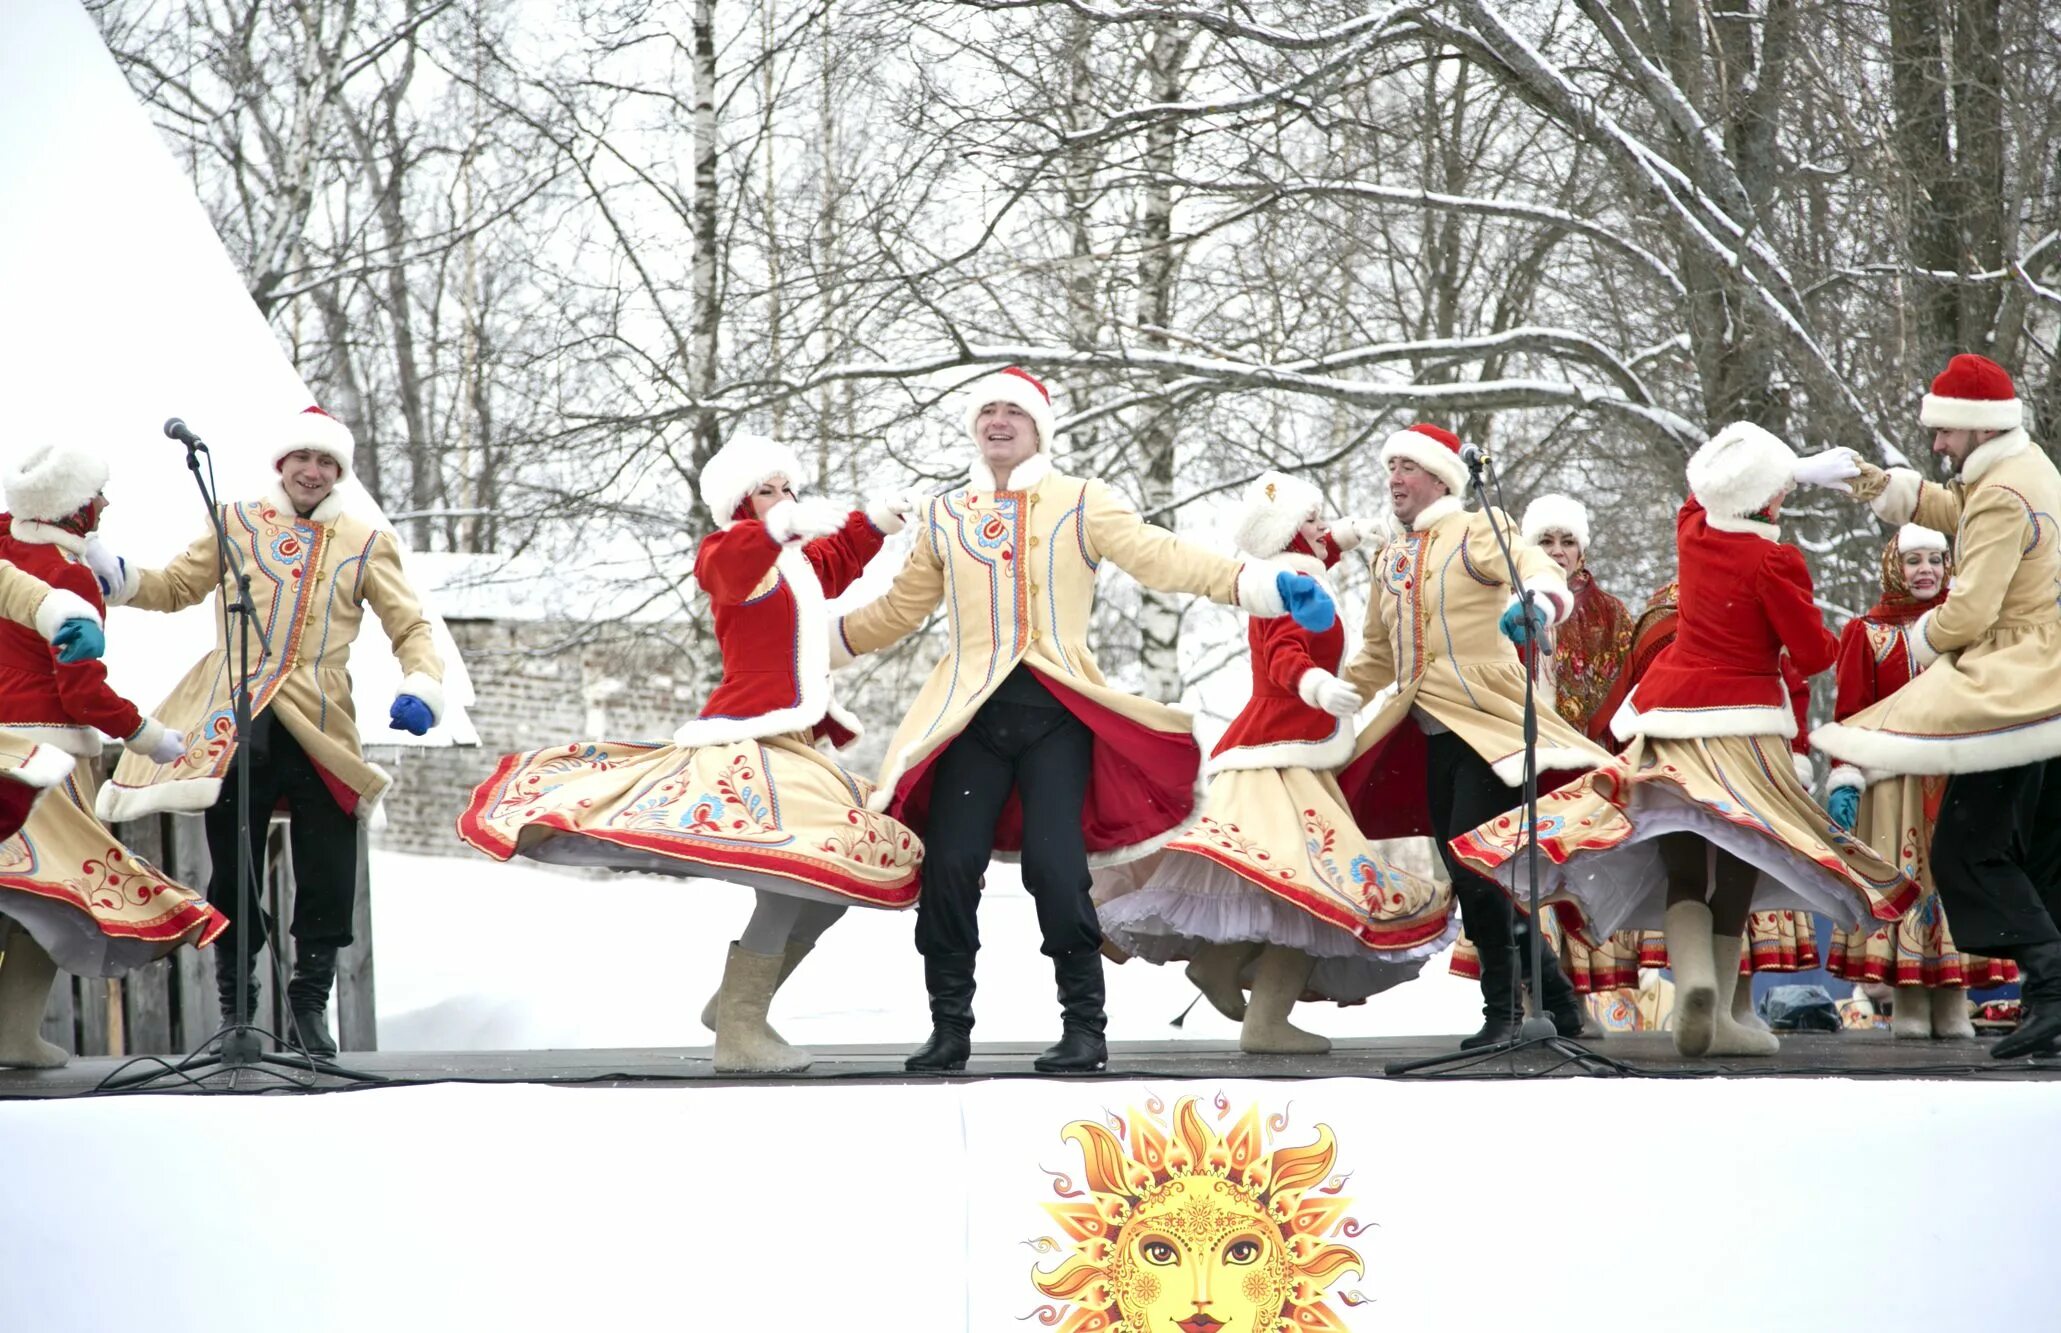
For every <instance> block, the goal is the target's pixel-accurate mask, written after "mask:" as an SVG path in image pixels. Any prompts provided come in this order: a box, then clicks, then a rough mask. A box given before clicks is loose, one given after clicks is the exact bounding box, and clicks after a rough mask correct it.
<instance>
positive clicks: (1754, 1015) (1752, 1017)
mask: <svg viewBox="0 0 2061 1333" xmlns="http://www.w3.org/2000/svg"><path fill="white" fill-rule="evenodd" d="M1746 949H1747V945H1746V944H1745V942H1744V941H1741V943H1740V945H1739V956H1740V957H1742V958H1744V957H1745V956H1746ZM1732 1022H1733V1023H1735V1024H1737V1025H1738V1026H1740V1027H1742V1028H1745V1029H1746V1030H1747V1031H1748V1032H1772V1031H1773V1030H1774V1029H1772V1028H1770V1027H1769V1026H1768V1020H1766V1019H1765V1018H1762V1017H1761V1016H1760V1011H1759V1010H1757V1009H1755V1008H1754V1007H1753V974H1752V973H1751V972H1744V973H1741V974H1740V976H1739V985H1738V986H1737V987H1736V988H1735V989H1734V990H1733V991H1732Z"/></svg>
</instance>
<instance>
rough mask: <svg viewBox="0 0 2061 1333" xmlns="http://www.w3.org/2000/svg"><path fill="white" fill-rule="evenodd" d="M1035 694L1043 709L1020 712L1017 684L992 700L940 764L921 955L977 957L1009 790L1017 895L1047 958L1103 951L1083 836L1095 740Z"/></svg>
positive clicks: (1035, 706) (1029, 705)
mask: <svg viewBox="0 0 2061 1333" xmlns="http://www.w3.org/2000/svg"><path fill="white" fill-rule="evenodd" d="M1019 673H1021V669H1020V668H1019ZM1031 683H1032V684H1035V681H1034V680H1033V681H1032V682H1031ZM1036 694H1037V695H1042V696H1043V698H1044V699H1045V700H1049V701H1050V702H1049V703H1036V702H1024V701H1023V700H1024V699H1025V698H1026V697H1032V698H1035V697H1036V696H1035V695H1031V696H1027V694H1026V691H1025V690H1024V689H1023V687H1022V683H1020V682H1018V683H1015V687H1014V688H1012V689H1010V690H1009V691H1008V692H1007V697H1003V696H1001V695H998V696H997V697H994V698H991V699H989V700H988V701H987V702H986V703H984V704H982V705H981V707H980V711H979V712H977V713H975V714H974V715H973V720H972V721H971V722H969V723H968V724H967V726H966V730H965V731H963V732H961V733H960V734H959V735H958V736H957V737H956V738H955V739H954V740H953V741H952V743H951V744H950V745H948V746H946V747H945V752H944V753H943V754H942V755H940V756H939V757H938V761H937V768H936V770H935V775H934V777H933V780H932V783H931V788H930V791H931V796H930V816H929V819H928V822H927V823H926V824H925V826H924V831H923V896H922V897H921V898H920V899H919V900H918V901H917V904H916V949H917V952H919V953H922V954H926V955H931V954H971V953H973V952H975V951H976V950H978V949H979V948H980V924H979V922H978V920H977V919H976V916H977V912H978V909H979V907H980V887H981V879H982V876H983V875H985V874H986V873H987V868H988V859H989V858H990V857H991V856H992V855H993V854H994V847H995V824H996V822H997V821H998V820H1000V819H1001V817H1002V809H1003V807H1004V806H1005V805H1006V804H1007V803H1008V800H1009V793H1010V792H1011V791H1012V790H1014V791H1015V792H1016V795H1017V799H1018V801H1019V802H1021V804H1022V807H1023V885H1024V887H1025V888H1026V889H1028V890H1030V895H1031V898H1032V899H1033V900H1034V901H1035V902H1036V903H1037V908H1038V929H1039V930H1040V931H1041V932H1042V933H1043V934H1044V937H1045V941H1044V944H1043V946H1042V947H1043V951H1044V953H1045V954H1047V955H1048V956H1050V957H1053V958H1060V957H1064V956H1065V955H1067V954H1072V953H1078V952H1080V951H1081V950H1083V949H1097V948H1100V947H1101V945H1102V926H1101V924H1100V923H1099V922H1098V921H1097V920H1096V918H1095V904H1094V901H1093V900H1092V899H1091V898H1090V897H1089V895H1088V887H1089V882H1088V847H1087V842H1086V841H1085V839H1084V838H1083V837H1082V834H1081V808H1082V806H1083V804H1084V803H1085V802H1086V800H1087V795H1088V769H1089V764H1090V760H1091V752H1092V750H1093V745H1094V734H1093V733H1092V732H1090V731H1089V730H1088V728H1087V726H1086V725H1085V724H1084V723H1082V722H1081V721H1080V720H1079V719H1078V718H1076V717H1075V716H1074V715H1073V714H1071V713H1069V712H1067V711H1066V709H1065V708H1063V707H1061V706H1060V705H1059V701H1058V700H1056V699H1053V698H1052V696H1051V695H1050V693H1049V692H1047V691H1046V690H1045V689H1044V687H1043V686H1041V685H1040V686H1036Z"/></svg>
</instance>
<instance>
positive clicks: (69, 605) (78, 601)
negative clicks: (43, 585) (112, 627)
mask: <svg viewBox="0 0 2061 1333" xmlns="http://www.w3.org/2000/svg"><path fill="white" fill-rule="evenodd" d="M67 620H90V621H92V622H93V623H94V624H96V625H98V624H100V623H101V621H100V613H99V612H98V611H95V610H94V609H93V603H91V602H89V601H87V600H86V599H85V598H83V597H81V596H79V595H78V594H77V593H75V592H66V591H65V590H64V589H63V588H52V589H51V590H50V595H49V596H47V597H45V598H44V599H43V600H42V601H41V602H40V603H38V604H37V606H36V633H38V634H40V635H42V636H43V642H45V643H49V642H50V641H51V640H52V639H55V638H56V637H57V631H58V630H59V629H60V628H62V627H63V625H64V622H65V621H67Z"/></svg>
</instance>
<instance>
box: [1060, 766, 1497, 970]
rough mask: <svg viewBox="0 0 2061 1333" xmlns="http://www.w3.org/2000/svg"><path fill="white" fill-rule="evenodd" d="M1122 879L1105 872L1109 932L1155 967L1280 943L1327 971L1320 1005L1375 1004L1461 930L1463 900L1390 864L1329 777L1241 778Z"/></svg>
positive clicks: (1271, 773)
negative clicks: (1371, 999) (1223, 947)
mask: <svg viewBox="0 0 2061 1333" xmlns="http://www.w3.org/2000/svg"><path fill="white" fill-rule="evenodd" d="M1124 869H1125V870H1127V871H1130V872H1131V873H1128V874H1123V875H1115V874H1107V873H1098V875H1097V877H1096V898H1097V906H1098V909H1099V912H1100V915H1101V919H1102V929H1103V931H1104V933H1105V934H1107V935H1108V936H1109V938H1110V941H1111V942H1112V943H1113V944H1115V945H1116V947H1117V948H1118V949H1120V950H1122V951H1123V952H1124V953H1126V954H1130V955H1134V956H1137V957H1142V958H1145V959H1147V960H1149V961H1151V962H1155V963H1165V962H1172V961H1175V960H1177V959H1182V958H1192V957H1194V956H1195V954H1196V952H1197V951H1198V950H1199V949H1201V948H1202V947H1203V946H1205V945H1209V944H1235V943H1247V942H1249V943H1260V944H1281V945H1286V946H1288V947H1289V948H1294V949H1300V950H1302V951H1303V952H1304V953H1307V954H1310V955H1312V956H1313V957H1315V958H1316V959H1317V966H1316V969H1315V970H1314V971H1313V972H1312V973H1311V976H1310V981H1309V994H1310V995H1312V996H1314V997H1318V998H1323V999H1330V1000H1338V1001H1341V1002H1347V1003H1350V1002H1355V1001H1358V1000H1363V999H1365V998H1367V996H1369V995H1372V994H1374V993H1376V992H1377V991H1381V990H1385V989H1387V988H1388V987H1390V986H1393V985H1395V984H1397V983H1398V982H1401V981H1406V980H1408V979H1410V978H1411V977H1414V976H1415V975H1416V974H1417V972H1418V970H1419V969H1420V968H1421V967H1422V966H1423V963H1424V960H1425V959H1426V958H1429V957H1430V956H1432V955H1433V954H1436V953H1438V952H1440V951H1441V950H1443V949H1444V948H1445V947H1446V945H1447V944H1448V943H1450V942H1451V940H1452V937H1453V932H1454V931H1455V930H1457V929H1458V920H1459V918H1458V915H1457V914H1456V913H1455V912H1454V911H1453V910H1452V896H1451V891H1450V890H1449V889H1447V888H1446V887H1445V886H1444V885H1442V884H1439V883H1437V882H1436V881H1434V880H1432V879H1430V878H1428V877H1426V876H1422V875H1417V874H1413V873H1412V872H1410V871H1408V870H1405V869H1403V868H1402V867H1401V866H1398V865H1396V864H1395V863H1394V862H1393V861H1391V860H1390V859H1388V858H1387V857H1385V856H1383V855H1382V854H1381V852H1380V851H1379V849H1378V848H1376V847H1375V845H1374V844H1373V843H1370V842H1369V841H1367V839H1366V838H1364V837H1363V836H1361V834H1360V831H1359V829H1358V827H1357V826H1356V825H1355V824H1354V823H1353V820H1352V816H1351V815H1349V814H1347V813H1346V809H1345V800H1344V797H1343V796H1342V795H1341V794H1340V792H1339V790H1338V783H1337V782H1336V781H1335V780H1334V779H1333V778H1332V776H1331V775H1330V774H1329V773H1315V772H1312V771H1310V770H1309V769H1303V768H1285V769H1271V768H1256V769H1232V770H1229V771H1227V772H1222V773H1219V774H1217V775H1216V777H1214V778H1213V779H1211V780H1210V785H1209V793H1208V796H1207V797H1206V799H1205V804H1204V813H1203V816H1202V818H1201V819H1200V820H1198V821H1197V822H1196V824H1195V826H1194V827H1193V828H1191V829H1189V830H1188V831H1187V832H1186V833H1184V834H1182V835H1181V836H1180V837H1178V838H1176V839H1174V840H1173V841H1172V842H1170V843H1168V844H1167V845H1166V848H1165V849H1164V850H1163V851H1161V852H1159V853H1157V854H1156V855H1155V856H1154V857H1153V858H1151V860H1150V861H1149V862H1146V863H1142V864H1140V865H1138V866H1136V867H1125V868H1124Z"/></svg>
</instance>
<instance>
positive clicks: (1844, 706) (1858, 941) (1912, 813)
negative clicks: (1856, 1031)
mask: <svg viewBox="0 0 2061 1333" xmlns="http://www.w3.org/2000/svg"><path fill="white" fill-rule="evenodd" d="M1952 574H1953V563H1952V560H1951V558H1950V557H1949V555H1948V553H1947V539H1946V537H1945V536H1944V535H1942V534H1941V533H1938V532H1934V531H1933V530H1932V529H1931V528H1921V527H1919V526H1918V525H1916V524H1915V523H1906V524H1905V525H1904V526H1903V527H1902V528H1901V529H1899V530H1898V531H1897V534H1896V536H1894V537H1892V538H1890V540H1889V544H1888V545H1887V546H1885V547H1884V548H1883V549H1882V599H1881V600H1880V601H1878V602H1876V603H1875V606H1874V609H1873V610H1871V611H1869V612H1868V613H1867V614H1866V615H1864V616H1858V617H1856V618H1854V619H1853V620H1850V621H1848V622H1847V624H1846V629H1845V630H1844V631H1843V632H1841V634H1840V636H1839V666H1838V672H1837V674H1838V680H1839V694H1838V698H1837V700H1836V702H1835V703H1834V706H1833V718H1834V720H1835V721H1842V722H1843V721H1845V720H1846V719H1847V718H1848V717H1851V716H1852V715H1853V714H1855V713H1858V712H1860V711H1861V710H1862V709H1863V708H1866V707H1867V706H1868V705H1870V704H1872V703H1874V702H1875V701H1876V700H1878V699H1886V698H1888V697H1889V696H1890V695H1892V694H1894V693H1896V691H1898V690H1899V689H1902V688H1903V687H1904V686H1905V685H1907V684H1909V683H1910V680H1911V677H1913V676H1915V675H1917V674H1918V672H1917V666H1916V664H1915V663H1913V661H1912V660H1911V625H1912V622H1914V621H1916V620H1917V619H1918V617H1919V616H1921V615H1923V614H1925V612H1926V611H1928V610H1930V609H1931V608H1932V606H1933V605H1934V604H1935V603H1936V601H1937V599H1938V598H1939V596H1940V594H1941V593H1943V592H1944V591H1945V590H1946V584H1947V579H1948V578H1950V577H1951V576H1952ZM1826 788H1827V790H1828V792H1829V793H1830V794H1829V795H1828V796H1827V798H1826V802H1825V803H1826V807H1827V808H1828V809H1830V810H1831V812H1832V818H1833V819H1835V820H1837V821H1838V823H1839V826H1840V827H1841V828H1843V829H1848V830H1851V831H1852V832H1853V834H1854V836H1855V837H1858V838H1859V839H1861V841H1863V842H1865V843H1867V844H1868V845H1869V846H1870V847H1873V848H1874V849H1875V850H1876V851H1877V852H1878V853H1880V854H1881V855H1882V856H1883V857H1884V858H1885V859H1887V860H1891V861H1895V862H1897V863H1899V864H1901V865H1902V866H1903V867H1904V869H1905V870H1906V872H1908V873H1910V874H1913V875H1915V876H1916V877H1917V879H1918V882H1919V883H1920V884H1922V885H1924V887H1925V896H1924V897H1922V898H1920V899H1919V900H1918V905H1917V906H1916V907H1914V908H1912V909H1911V910H1910V911H1909V912H1907V913H1905V914H1904V918H1903V920H1901V921H1899V922H1897V923H1896V924H1895V925H1893V926H1883V927H1881V928H1880V929H1878V930H1875V931H1872V932H1864V931H1859V930H1851V931H1849V930H1842V931H1839V932H1838V933H1837V934H1835V935H1834V936H1833V938H1832V958H1831V961H1830V962H1829V963H1827V964H1826V967H1827V969H1828V970H1829V971H1831V973H1832V974H1833V975H1834V976H1839V977H1845V978H1846V979H1847V980H1848V981H1855V982H1882V983H1887V984H1889V985H1892V986H1895V987H1896V1009H1895V1012H1894V1014H1893V1015H1892V1016H1891V1018H1890V1023H1889V1030H1890V1034H1891V1035H1892V1036H1897V1037H1973V1036H1974V1035H1975V1025H1974V1024H1973V1023H1971V1022H1970V1021H1969V1019H1968V991H1969V988H1970V987H1974V986H1997V985H2002V984H2003V983H2005V982H2009V981H2016V980H2017V979H2018V965H2017V964H2016V963H2013V962H2011V961H2010V960H2009V959H2005V958H1984V957H1982V956H1981V955H1979V954H1964V953H1962V952H1960V951H1959V950H1958V949H1956V948H1955V947H1954V938H1953V936H1952V935H1951V934H1949V933H1948V930H1947V920H1946V915H1945V913H1944V912H1943V911H1942V910H1941V908H1940V905H1939V892H1938V890H1937V889H1935V888H1934V887H1933V884H1932V862H1931V856H1930V852H1931V849H1932V825H1933V822H1934V821H1935V820H1936V819H1937V818H1938V816H1939V803H1940V798H1941V797H1942V796H1944V795H1945V794H1946V779H1945V778H1944V777H1938V776H1932V777H1925V776H1915V775H1914V776H1906V777H1878V778H1875V779H1873V780H1870V779H1869V777H1868V776H1867V775H1866V774H1865V773H1863V772H1862V771H1861V770H1860V769H1857V768H1854V767H1851V766H1850V765H1846V764H1840V765H1838V766H1836V767H1834V768H1833V770H1832V776H1831V778H1830V780H1829V781H1828V782H1827V783H1826Z"/></svg>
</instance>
